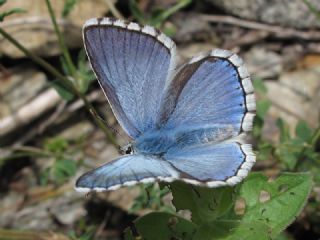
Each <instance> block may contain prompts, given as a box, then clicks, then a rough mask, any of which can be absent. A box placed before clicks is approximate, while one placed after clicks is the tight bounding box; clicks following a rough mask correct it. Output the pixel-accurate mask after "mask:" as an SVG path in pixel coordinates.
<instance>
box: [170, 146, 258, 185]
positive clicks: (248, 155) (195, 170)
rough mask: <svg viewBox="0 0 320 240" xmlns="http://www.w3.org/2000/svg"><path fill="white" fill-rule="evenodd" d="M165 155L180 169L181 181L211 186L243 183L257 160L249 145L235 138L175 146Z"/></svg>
mask: <svg viewBox="0 0 320 240" xmlns="http://www.w3.org/2000/svg"><path fill="white" fill-rule="evenodd" d="M164 158H165V159H167V161H168V162H169V163H171V164H172V165H173V166H174V167H175V169H176V170H177V171H178V172H179V177H180V178H181V180H183V181H185V182H189V183H192V184H198V185H206V186H209V187H219V186H226V185H229V186H230V185H231V186H232V185H235V184H237V183H239V182H240V181H241V180H242V179H243V178H244V177H245V176H247V174H248V172H249V171H250V169H251V167H252V165H253V164H254V162H255V156H254V154H253V153H252V149H251V146H250V145H249V144H241V143H239V142H233V141H231V142H221V143H218V144H210V143H208V144H202V145H195V146H189V147H186V148H183V149H181V148H172V149H170V150H169V151H168V152H167V153H166V154H165V155H164Z"/></svg>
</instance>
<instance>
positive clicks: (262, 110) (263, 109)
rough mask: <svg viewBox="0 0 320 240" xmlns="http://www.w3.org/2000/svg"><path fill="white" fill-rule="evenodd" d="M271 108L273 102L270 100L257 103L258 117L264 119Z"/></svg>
mask: <svg viewBox="0 0 320 240" xmlns="http://www.w3.org/2000/svg"><path fill="white" fill-rule="evenodd" d="M270 106H271V102H270V101H269V100H260V101H258V102H257V116H258V117H260V118H261V119H264V117H265V116H266V113H267V112H268V110H269V108H270Z"/></svg>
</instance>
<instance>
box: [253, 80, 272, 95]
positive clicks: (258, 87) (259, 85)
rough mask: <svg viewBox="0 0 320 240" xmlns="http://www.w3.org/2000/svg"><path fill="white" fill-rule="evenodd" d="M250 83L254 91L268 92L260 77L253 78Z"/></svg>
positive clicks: (263, 93)
mask: <svg viewBox="0 0 320 240" xmlns="http://www.w3.org/2000/svg"><path fill="white" fill-rule="evenodd" d="M252 84H253V87H254V89H255V91H257V92H258V93H260V94H262V95H265V94H266V93H267V92H268V89H267V87H266V85H265V83H264V82H263V81H262V80H261V79H255V80H254V81H252Z"/></svg>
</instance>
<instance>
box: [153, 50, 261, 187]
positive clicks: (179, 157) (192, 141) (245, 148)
mask: <svg viewBox="0 0 320 240" xmlns="http://www.w3.org/2000/svg"><path fill="white" fill-rule="evenodd" d="M166 94H167V95H166V97H165V98H164V101H163V104H162V109H161V111H160V116H159V118H158V119H159V122H158V124H159V125H160V126H161V127H162V128H163V129H166V130H168V129H169V130H170V129H171V131H172V132H174V134H175V137H176V139H177V144H176V146H174V147H173V148H171V149H170V150H169V151H168V152H167V153H166V154H165V155H164V158H165V159H167V161H168V162H170V163H171V164H172V165H173V166H174V167H175V168H176V169H177V170H178V171H179V172H180V177H182V178H183V179H184V180H185V181H187V182H190V183H194V184H196V183H197V184H199V183H200V184H206V185H207V186H210V187H215V186H222V185H234V184H236V183H238V182H240V181H241V180H242V179H243V178H244V177H245V176H246V175H247V174H248V172H249V170H250V169H251V167H252V165H253V163H254V162H255V156H254V154H253V152H252V149H251V145H250V144H246V133H247V132H248V131H250V130H251V129H252V122H253V117H254V115H255V99H254V94H253V87H252V83H251V80H250V77H249V74H248V72H247V70H246V68H245V66H244V65H243V61H242V60H241V59H240V58H239V57H238V56H237V55H235V54H233V53H231V52H229V51H226V50H220V49H216V50H214V51H212V52H210V53H209V54H207V55H199V56H197V57H195V58H193V59H191V60H190V62H188V63H187V64H185V65H184V66H182V67H181V69H180V71H179V72H178V73H177V74H176V76H175V77H174V78H173V80H172V82H171V84H170V85H169V86H168V89H167V93H166Z"/></svg>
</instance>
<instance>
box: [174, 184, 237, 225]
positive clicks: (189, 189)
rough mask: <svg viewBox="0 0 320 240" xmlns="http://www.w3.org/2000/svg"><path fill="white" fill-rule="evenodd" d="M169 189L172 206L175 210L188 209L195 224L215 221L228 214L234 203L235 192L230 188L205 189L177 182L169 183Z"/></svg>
mask: <svg viewBox="0 0 320 240" xmlns="http://www.w3.org/2000/svg"><path fill="white" fill-rule="evenodd" d="M170 188H171V191H172V195H173V201H172V203H173V205H174V206H175V207H176V209H177V210H184V209H189V210H190V211H191V213H192V221H193V222H194V223H197V224H202V223H207V222H212V221H213V220H216V219H217V218H219V217H221V216H222V215H224V214H225V213H226V212H228V211H229V210H230V209H231V208H232V206H233V203H234V201H233V200H234V197H235V192H234V189H233V188H231V187H221V188H205V187H197V186H192V185H189V184H186V183H183V182H178V181H177V182H174V183H171V184H170ZM186 196H188V197H186Z"/></svg>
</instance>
